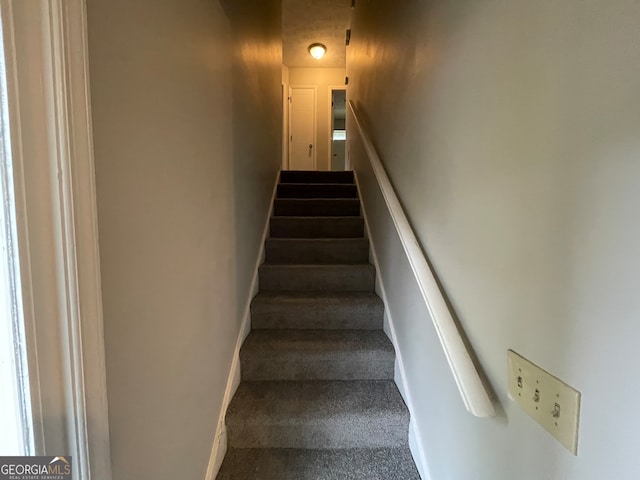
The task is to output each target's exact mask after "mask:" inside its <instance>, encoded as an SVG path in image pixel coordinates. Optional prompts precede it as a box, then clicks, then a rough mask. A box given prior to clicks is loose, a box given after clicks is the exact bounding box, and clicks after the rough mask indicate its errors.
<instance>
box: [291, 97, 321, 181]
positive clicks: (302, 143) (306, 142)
mask: <svg viewBox="0 0 640 480" xmlns="http://www.w3.org/2000/svg"><path fill="white" fill-rule="evenodd" d="M290 112H291V113H290V115H289V122H290V128H289V169H290V170H315V169H316V145H315V142H316V139H315V130H316V129H315V123H316V122H315V119H316V88H315V87H291V106H290Z"/></svg>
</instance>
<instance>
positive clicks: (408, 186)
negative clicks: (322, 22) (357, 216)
mask: <svg viewBox="0 0 640 480" xmlns="http://www.w3.org/2000/svg"><path fill="white" fill-rule="evenodd" d="M638 19H640V3H638V2H636V1H629V0H626V1H625V0H613V1H609V2H604V1H586V2H585V1H578V0H566V1H563V2H556V1H552V0H543V1H541V2H535V3H531V2H525V1H521V0H514V1H510V2H503V1H498V0H482V1H478V2H453V1H444V2H421V1H418V0H409V1H407V2H401V4H400V3H398V2H393V1H391V0H380V1H378V2H358V3H357V6H356V9H355V10H354V13H353V22H352V41H351V46H350V47H348V61H347V75H348V76H349V79H350V86H349V93H348V95H349V98H350V99H352V100H354V101H355V102H356V104H357V105H358V107H359V108H360V109H361V110H362V112H363V114H364V117H365V119H366V122H367V123H368V124H369V126H370V129H371V131H372V136H373V139H374V142H375V143H376V146H377V148H378V149H379V153H380V156H381V157H382V160H383V162H384V164H385V168H386V169H387V171H388V174H389V176H390V178H391V181H392V183H393V184H394V186H395V188H396V189H397V193H398V196H399V197H400V200H401V202H402V204H403V206H404V207H405V209H406V211H407V214H408V216H409V219H410V221H411V223H412V225H413V227H414V229H415V231H416V233H417V236H418V237H419V240H420V242H421V244H422V247H423V249H424V250H425V251H426V253H427V254H428V256H429V259H430V260H431V262H432V263H433V266H434V269H435V271H436V272H437V275H438V277H439V279H440V281H441V282H442V285H443V288H444V290H445V291H446V293H447V295H448V297H449V299H450V301H451V304H452V307H453V309H454V310H455V312H456V314H457V316H458V318H459V321H460V323H461V324H462V326H463V327H464V329H465V331H466V332H467V335H468V337H469V341H470V343H471V344H472V345H473V347H474V349H475V351H476V353H477V355H478V358H479V361H480V363H481V365H482V366H483V367H484V369H485V370H486V374H487V376H488V379H489V381H490V384H491V385H492V387H493V389H495V392H496V394H497V397H498V402H499V404H500V405H501V406H502V407H503V409H504V411H501V412H500V414H499V416H498V417H497V418H495V419H489V420H487V419H484V420H482V419H476V418H474V417H472V416H471V415H470V414H469V413H467V412H466V411H465V409H464V407H463V405H462V402H461V401H460V398H459V395H458V392H457V389H456V388H455V385H454V383H453V380H452V377H451V375H450V373H449V371H448V367H447V364H446V361H445V360H444V357H443V354H442V351H441V349H440V347H439V345H438V342H437V340H436V338H435V333H434V331H433V327H432V326H431V323H430V320H429V318H428V316H427V315H426V312H425V311H424V308H423V307H422V306H421V305H420V304H419V301H418V298H419V296H418V294H417V291H416V289H415V286H413V285H412V284H411V282H409V281H408V280H407V276H406V274H405V273H402V272H403V271H406V269H407V268H408V266H407V265H406V264H404V263H403V262H404V260H403V258H402V255H400V254H398V253H397V252H398V251H399V250H398V248H399V246H398V245H397V244H396V243H397V241H396V240H395V239H394V237H393V235H390V234H389V233H388V232H389V230H390V229H392V224H391V223H390V222H389V221H388V219H385V217H384V212H383V207H382V205H383V204H382V202H381V197H380V196H379V192H377V191H376V189H375V185H374V184H373V181H372V177H371V172H370V171H369V169H368V168H367V166H366V164H365V163H364V162H363V161H362V149H361V146H360V145H359V144H358V143H357V142H356V141H350V144H351V145H350V148H351V155H352V160H355V163H356V170H357V171H358V174H359V176H360V177H361V179H362V183H363V193H364V194H365V196H366V202H365V203H366V206H367V209H368V213H370V214H373V215H375V216H376V217H377V218H378V220H376V221H374V240H375V241H376V243H377V244H378V248H379V252H378V253H379V255H380V257H381V258H380V262H381V265H382V270H383V275H384V274H385V273H386V274H387V275H388V278H387V281H386V283H385V284H386V285H387V290H388V292H387V293H389V294H390V297H391V300H392V303H393V305H394V306H395V307H396V308H395V311H392V312H391V313H392V316H393V318H394V321H395V323H396V330H397V331H396V333H397V335H398V340H399V344H400V350H401V353H402V355H403V359H404V361H405V367H406V372H407V377H408V380H409V385H410V393H411V396H412V399H413V403H414V405H415V407H416V415H415V417H414V420H415V421H416V422H417V425H418V428H419V431H420V433H421V435H422V437H423V439H424V445H425V451H426V456H427V461H428V466H429V470H430V472H431V478H432V479H433V480H467V479H469V480H471V479H473V480H513V479H514V478H518V479H522V480H540V479H554V480H555V479H563V480H597V479H602V478H616V479H620V480H627V479H628V480H631V479H635V478H638V477H639V476H640V461H639V460H638V456H637V454H636V453H635V450H636V447H637V445H639V444H640V416H639V415H638V413H637V404H638V402H637V398H638V395H639V394H640V381H638V379H637V375H636V365H637V354H636V352H635V350H637V343H638V341H637V339H638V336H639V335H640V323H639V322H638V316H639V314H640V295H638V292H637V287H638V285H639V284H640V255H639V252H638V245H640V217H639V214H638V208H637V205H638V203H639V202H640V161H639V160H638V158H639V155H640V140H638V138H639V137H638V132H639V131H640V103H639V102H638V101H637V99H638V89H639V88H640V67H639V65H640V49H638V45H640V30H639V29H638V28H637V25H638ZM348 126H349V128H350V129H352V127H353V122H352V121H350V122H349V125H348ZM353 137H354V133H353V131H351V132H350V137H349V138H350V139H352V138H353ZM400 252H401V251H400ZM508 348H513V349H515V350H516V351H518V352H520V353H521V354H523V355H524V356H526V357H528V358H530V359H531V360H532V361H534V362H536V363H538V364H539V365H541V366H542V367H543V368H545V369H547V370H548V371H550V372H551V373H553V374H555V375H557V376H559V377H560V378H561V379H563V380H565V381H567V382H568V383H570V384H571V385H573V386H575V387H577V388H578V389H579V390H581V391H582V394H583V397H582V414H581V419H580V422H581V424H580V439H579V452H578V456H577V457H574V456H573V455H571V454H570V453H569V452H568V451H566V450H564V449H563V447H561V446H560V445H559V444H558V443H557V442H556V441H555V440H554V439H553V438H551V437H550V436H549V435H548V434H547V433H546V432H545V431H544V430H543V429H542V428H541V427H539V426H538V425H536V424H534V423H533V421H532V420H530V419H529V418H528V417H527V416H526V415H525V414H524V413H523V412H522V411H521V410H519V409H518V408H517V407H516V406H515V405H514V404H513V403H512V402H511V401H510V400H509V399H508V397H507V392H506V388H507V387H506V351H507V349H508Z"/></svg>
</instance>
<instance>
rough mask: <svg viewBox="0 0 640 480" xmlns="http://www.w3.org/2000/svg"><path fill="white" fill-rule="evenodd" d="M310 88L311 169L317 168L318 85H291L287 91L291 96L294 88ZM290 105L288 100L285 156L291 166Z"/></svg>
mask: <svg viewBox="0 0 640 480" xmlns="http://www.w3.org/2000/svg"><path fill="white" fill-rule="evenodd" d="M296 88H298V89H303V88H306V89H312V90H313V145H314V149H313V169H314V170H318V147H317V146H318V87H317V85H291V86H290V87H289V91H290V92H291V98H293V90H294V89H296ZM291 106H292V102H289V152H288V153H289V155H288V158H287V165H288V166H289V168H291V144H292V141H291V117H292V116H291Z"/></svg>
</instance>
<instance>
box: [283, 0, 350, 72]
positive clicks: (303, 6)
mask: <svg viewBox="0 0 640 480" xmlns="http://www.w3.org/2000/svg"><path fill="white" fill-rule="evenodd" d="M350 11H351V0H282V56H283V63H284V64H285V65H287V66H288V67H345V66H346V48H345V33H346V30H347V27H348V25H349V13H350ZM315 42H319V43H322V44H324V45H325V46H326V47H327V54H326V55H325V56H324V57H323V58H322V59H320V60H316V59H314V58H312V57H311V55H309V52H308V50H307V48H308V47H309V45H310V44H312V43H315Z"/></svg>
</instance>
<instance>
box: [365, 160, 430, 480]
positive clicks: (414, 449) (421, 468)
mask: <svg viewBox="0 0 640 480" xmlns="http://www.w3.org/2000/svg"><path fill="white" fill-rule="evenodd" d="M353 175H354V178H355V181H356V185H357V187H358V192H360V184H359V183H358V175H357V174H356V172H355V171H354V172H353ZM360 209H361V211H362V216H363V217H364V225H365V229H366V235H367V238H368V240H369V246H370V248H369V259H370V261H371V262H372V263H373V265H374V266H375V267H376V287H375V288H376V293H377V294H378V296H379V297H380V298H381V299H382V303H384V327H383V328H384V331H385V333H386V334H387V336H388V337H389V339H390V340H391V343H392V344H393V348H394V349H395V352H396V360H395V365H394V378H393V380H394V381H395V383H396V385H397V387H398V390H399V391H400V395H402V398H403V399H404V402H405V403H406V405H407V408H408V409H409V415H410V420H409V449H410V450H411V455H412V456H413V460H414V461H415V463H416V468H417V469H418V473H419V474H420V478H421V479H422V480H430V479H431V477H430V475H429V470H428V468H427V458H426V455H425V450H424V443H423V442H422V436H421V435H420V432H419V431H418V428H417V425H416V422H415V416H414V411H415V410H414V408H413V399H412V397H411V389H410V388H409V384H408V383H407V376H406V374H405V368H404V363H403V361H402V351H401V350H400V348H399V346H398V341H397V337H396V332H395V328H394V322H393V317H392V316H391V310H390V309H389V302H388V301H387V294H386V291H385V288H384V280H383V279H382V275H381V274H380V264H379V262H378V256H377V254H376V248H375V243H374V241H373V238H372V236H371V230H370V229H369V221H368V219H367V211H366V209H365V206H364V202H362V199H360Z"/></svg>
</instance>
